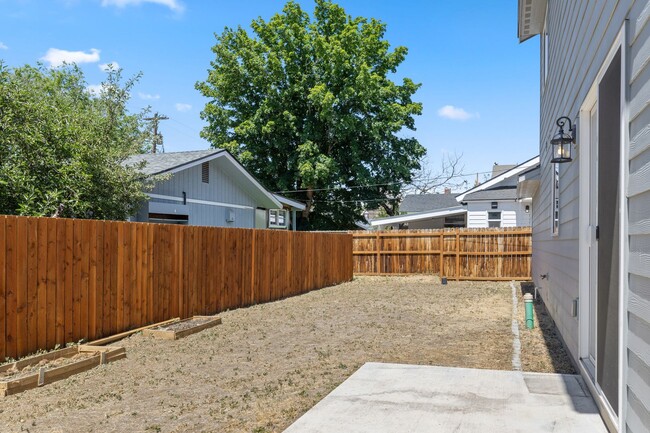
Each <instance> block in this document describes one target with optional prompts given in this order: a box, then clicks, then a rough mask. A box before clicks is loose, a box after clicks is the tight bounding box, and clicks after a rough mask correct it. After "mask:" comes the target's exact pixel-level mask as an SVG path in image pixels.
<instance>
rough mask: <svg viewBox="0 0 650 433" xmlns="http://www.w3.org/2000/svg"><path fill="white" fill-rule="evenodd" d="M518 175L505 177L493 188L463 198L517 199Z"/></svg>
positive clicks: (468, 199) (471, 199)
mask: <svg viewBox="0 0 650 433" xmlns="http://www.w3.org/2000/svg"><path fill="white" fill-rule="evenodd" d="M518 180H519V177H518V176H511V177H507V178H505V179H503V180H502V181H501V182H499V183H497V184H495V185H494V186H492V187H491V188H488V189H484V190H482V191H476V192H472V193H469V194H467V195H466V196H465V198H464V199H463V201H464V202H466V201H474V200H494V201H498V200H516V199H517V181H518Z"/></svg>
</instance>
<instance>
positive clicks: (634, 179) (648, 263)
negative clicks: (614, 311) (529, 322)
mask: <svg viewBox="0 0 650 433" xmlns="http://www.w3.org/2000/svg"><path fill="white" fill-rule="evenodd" d="M547 14H548V15H547V17H548V18H547V20H548V21H547V22H548V33H549V52H550V55H549V65H548V76H547V78H546V83H544V77H543V76H542V77H541V80H540V81H541V83H540V85H541V101H540V102H541V111H540V154H541V162H542V163H541V170H542V176H541V185H540V189H539V191H538V193H537V195H536V197H535V198H534V204H535V206H534V207H533V245H534V249H533V277H534V280H535V283H536V285H538V286H540V287H541V288H542V291H541V293H542V296H543V298H544V300H545V302H546V304H547V306H548V308H549V310H550V313H551V315H552V316H553V318H554V320H555V322H556V324H557V326H558V328H559V329H560V332H561V334H562V336H563V338H564V340H565V342H566V344H567V346H568V348H569V351H570V352H571V355H572V356H573V357H574V359H576V360H577V357H578V325H577V319H575V318H573V317H572V316H571V314H570V311H571V303H572V300H573V299H575V298H577V297H578V275H579V271H578V232H579V224H578V210H579V196H578V189H579V188H578V184H579V181H578V166H579V159H580V155H579V154H580V146H583V145H587V144H586V143H581V142H580V138H579V137H578V145H577V147H576V148H575V149H574V152H575V153H574V155H575V157H574V161H573V162H572V163H569V164H562V165H561V169H560V188H561V194H560V228H559V235H558V236H557V237H554V236H553V235H552V234H551V208H552V206H551V165H550V164H549V163H548V161H550V159H551V154H550V146H549V145H548V142H549V140H550V138H551V137H552V136H553V134H555V133H556V129H557V127H556V125H555V120H556V119H557V118H558V117H560V116H569V117H571V118H572V119H575V118H576V117H577V115H578V113H579V110H580V108H581V105H582V103H583V101H584V100H585V98H586V96H587V93H588V91H589V90H590V87H591V86H592V84H593V83H594V80H595V78H596V75H597V73H598V71H599V69H600V68H601V66H602V65H603V63H604V61H605V58H606V56H607V53H608V51H609V50H610V48H611V47H612V45H613V43H614V41H615V39H616V37H617V35H618V33H619V31H620V30H621V28H622V26H623V23H624V20H625V19H628V20H629V21H628V23H629V25H628V33H627V35H626V38H627V41H628V44H627V46H626V47H624V49H625V50H626V51H625V57H627V62H626V69H627V79H628V80H629V83H630V85H629V88H628V89H627V92H628V98H629V99H628V105H627V109H628V119H629V121H630V123H629V125H626V126H628V127H629V129H628V132H629V139H630V143H629V166H628V167H629V178H628V185H627V197H628V212H629V217H628V222H629V223H628V234H629V251H628V257H629V266H628V270H627V271H628V279H627V281H628V284H629V291H628V292H627V309H628V314H627V318H628V321H629V323H628V325H629V328H628V329H627V332H626V333H627V335H626V337H625V340H624V341H625V342H626V344H627V349H628V350H627V353H626V355H627V361H626V362H627V369H626V374H625V376H626V377H625V380H626V388H625V389H624V395H625V397H626V398H625V400H624V401H625V407H624V411H623V414H622V415H623V416H624V420H625V423H626V431H629V432H635V433H638V432H650V323H649V320H650V24H649V22H648V20H649V18H650V4H649V2H648V1H647V0H637V1H634V0H618V1H616V0H572V1H558V0H556V1H554V0H550V1H549V2H548V11H547ZM541 52H542V50H540V53H541ZM545 89H548V91H545ZM583 225H584V224H583ZM541 275H545V276H546V278H545V279H542V278H541V277H540V276H541Z"/></svg>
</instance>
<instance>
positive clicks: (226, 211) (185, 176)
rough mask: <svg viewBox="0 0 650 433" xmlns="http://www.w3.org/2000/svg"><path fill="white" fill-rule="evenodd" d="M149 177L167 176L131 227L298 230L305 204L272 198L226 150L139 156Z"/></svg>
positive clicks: (137, 161)
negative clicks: (299, 214) (298, 214)
mask: <svg viewBox="0 0 650 433" xmlns="http://www.w3.org/2000/svg"><path fill="white" fill-rule="evenodd" d="M141 163H144V165H143V167H142V168H141V171H142V173H143V174H144V175H146V176H155V175H167V176H168V177H167V178H164V179H163V180H161V181H159V182H156V184H155V186H154V188H153V190H152V191H151V192H149V193H148V195H149V197H150V200H149V201H148V202H146V203H144V205H143V206H142V208H140V210H139V211H138V212H137V214H136V215H134V216H133V217H132V218H131V221H139V222H157V223H166V224H187V225H197V226H216V227H241V228H276V229H288V228H290V227H293V228H295V212H296V211H299V210H303V209H304V205H303V204H302V203H299V202H296V201H293V200H289V199H287V198H286V197H282V196H279V195H277V194H272V193H271V192H269V191H268V190H267V189H266V188H264V186H262V185H261V184H260V183H259V182H258V181H257V179H255V178H254V177H253V176H252V175H251V174H250V173H249V172H248V171H246V169H245V168H244V167H243V166H242V165H241V164H240V163H239V162H238V161H237V160H236V159H235V158H234V157H233V156H232V155H231V154H230V153H229V152H228V151H226V150H222V149H210V150H198V151H189V152H171V153H155V154H142V155H134V156H132V157H130V158H128V159H127V160H126V161H125V164H127V165H135V164H141Z"/></svg>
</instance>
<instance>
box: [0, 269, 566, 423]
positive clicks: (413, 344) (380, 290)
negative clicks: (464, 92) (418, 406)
mask: <svg viewBox="0 0 650 433" xmlns="http://www.w3.org/2000/svg"><path fill="white" fill-rule="evenodd" d="M519 313H520V314H519V316H520V318H519V319H520V320H519V322H520V327H521V328H522V329H521V331H522V332H521V333H522V346H523V349H522V350H523V353H522V364H523V367H524V369H525V370H531V369H532V370H533V371H555V369H556V367H557V366H560V365H563V364H562V362H566V365H568V366H569V367H570V364H568V361H566V355H565V354H564V353H563V351H561V350H557V347H559V346H552V345H551V346H552V347H553V349H552V350H551V351H549V350H546V351H545V350H544V348H545V347H547V346H548V345H549V343H548V341H551V340H547V339H548V338H549V337H548V336H547V339H545V338H544V335H543V334H542V330H543V329H544V330H546V332H547V334H548V329H545V328H544V326H542V327H541V328H540V327H536V329H535V330H533V331H526V330H525V329H523V328H525V325H524V322H523V303H522V304H521V306H520V308H519ZM220 317H221V318H222V319H223V324H222V325H219V326H217V327H214V328H210V329H208V330H205V331H202V332H200V333H197V334H194V335H191V336H189V337H186V338H183V339H180V340H176V341H171V340H158V339H153V338H146V337H143V336H142V335H139V334H138V335H134V336H132V337H130V338H128V339H125V340H122V341H120V342H118V343H116V345H120V346H124V347H126V350H127V359H125V360H121V361H118V362H115V363H112V364H109V365H106V366H102V367H99V368H97V369H94V370H90V371H88V372H85V373H82V374H80V375H77V376H73V377H71V378H69V379H66V380H63V381H60V382H57V383H54V384H52V385H47V386H45V387H43V388H38V389H35V390H31V391H27V392H24V393H22V394H18V395H15V396H10V397H6V398H4V400H1V402H0V430H1V431H2V432H21V431H23V432H113V431H114V432H125V431H126V432H130V433H135V432H252V433H266V432H281V431H282V430H283V429H284V428H286V427H288V426H289V424H291V423H292V422H293V421H294V420H295V419H296V418H298V417H299V416H300V415H302V414H303V413H304V412H305V411H307V410H308V409H309V408H311V407H312V406H313V405H314V404H316V403H317V402H318V401H319V400H320V399H322V398H323V397H324V396H325V395H326V394H328V393H329V392H330V391H331V390H332V389H334V388H335V387H336V386H337V385H339V384H340V383H341V382H343V381H344V380H345V379H346V378H347V377H348V376H349V375H350V374H352V373H353V372H354V371H355V370H356V369H358V368H359V367H360V366H361V365H363V363H365V362H368V361H380V362H395V363H413V364H430V365H445V366H458V367H474V368H489V369H506V370H510V369H512V351H513V345H512V341H513V337H512V331H511V323H512V289H511V286H510V283H468V282H460V283H456V282H450V283H449V284H448V285H446V286H442V285H440V284H439V282H438V278H436V277H393V278H384V277H361V278H355V280H354V281H352V282H350V283H347V284H342V285H339V286H335V287H330V288H326V289H323V290H318V291H315V292H312V293H309V294H306V295H302V296H298V297H294V298H290V299H285V300H282V301H278V302H274V303H270V304H265V305H258V306H255V307H251V308H246V309H240V310H235V311H229V312H225V313H222V314H221V315H220ZM549 320H550V319H549ZM544 324H545V325H548V321H546V322H544ZM551 325H552V323H551ZM547 327H548V326H547ZM551 330H552V326H551ZM524 340H525V341H524ZM524 343H525V344H524ZM528 347H533V348H534V350H535V353H534V355H535V356H534V357H529V356H528V354H527V352H526V351H527V350H528V349H527V348H528ZM562 357H564V361H562ZM531 359H532V361H531Z"/></svg>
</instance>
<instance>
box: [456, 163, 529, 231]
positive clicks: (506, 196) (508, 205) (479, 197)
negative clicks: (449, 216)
mask: <svg viewBox="0 0 650 433" xmlns="http://www.w3.org/2000/svg"><path fill="white" fill-rule="evenodd" d="M535 170H539V156H536V157H534V158H531V159H529V160H528V161H526V162H524V163H523V164H519V165H516V166H498V165H495V168H494V169H493V177H492V178H491V179H490V180H488V181H486V182H483V183H482V184H480V185H477V186H475V187H474V188H471V189H469V190H467V191H465V192H464V193H462V194H460V195H458V196H457V197H456V200H457V201H458V202H459V203H461V204H463V205H464V206H465V207H466V209H467V227H468V228H487V227H528V226H530V225H531V218H530V215H531V210H532V209H531V207H532V196H530V195H528V196H527V195H521V193H522V190H521V189H518V185H519V178H520V175H521V174H523V173H529V174H531V175H532V174H533V173H534V172H535Z"/></svg>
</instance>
